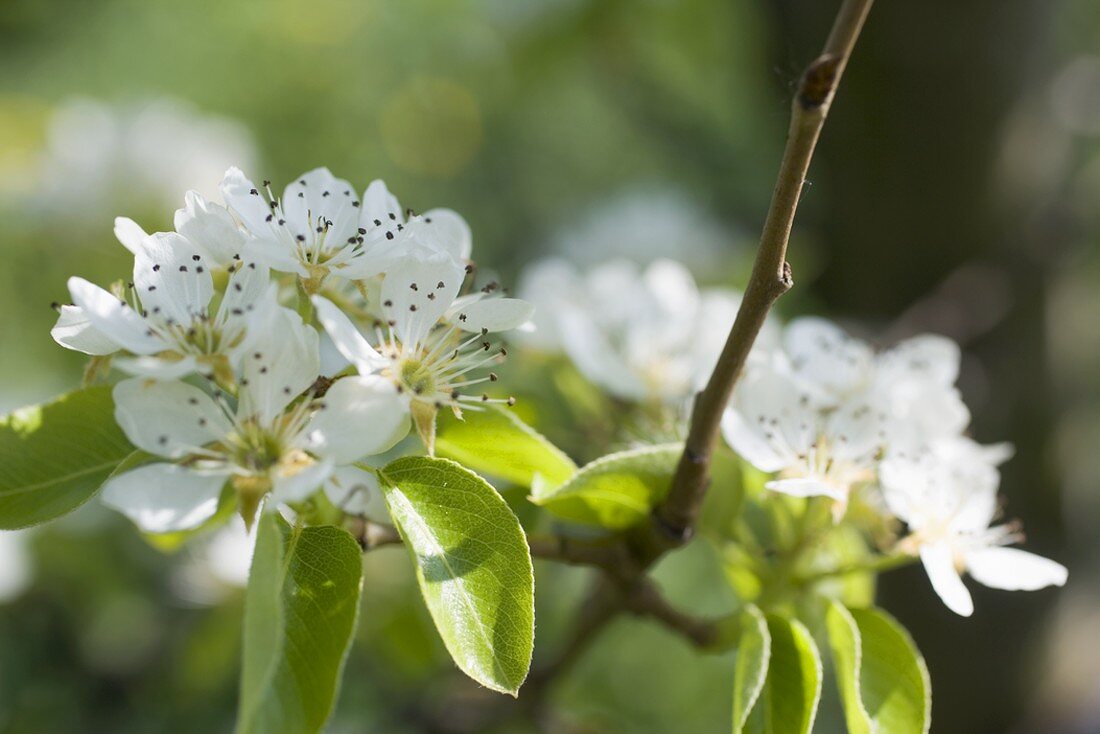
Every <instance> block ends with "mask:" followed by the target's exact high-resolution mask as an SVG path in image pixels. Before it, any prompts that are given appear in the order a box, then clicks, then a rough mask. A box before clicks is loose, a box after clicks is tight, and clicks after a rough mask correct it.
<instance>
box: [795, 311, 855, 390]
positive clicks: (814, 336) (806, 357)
mask: <svg viewBox="0 0 1100 734" xmlns="http://www.w3.org/2000/svg"><path fill="white" fill-rule="evenodd" d="M783 346H784V349H785V350H786V352H787V354H788V356H789V357H790V359H791V364H792V365H793V367H794V369H795V371H796V372H797V373H798V375H799V376H800V377H801V378H803V379H804V380H805V381H806V382H807V383H808V384H809V385H811V386H815V387H818V388H820V389H821V390H822V391H823V392H824V394H826V395H828V396H831V397H834V398H842V397H844V396H845V395H847V394H848V393H850V392H852V391H853V390H856V389H857V388H860V387H862V386H863V385H865V384H866V383H867V381H868V380H869V379H870V377H871V374H872V365H873V363H874V354H873V352H872V351H871V348H870V346H868V345H867V344H865V343H863V342H861V341H859V340H857V339H853V338H851V337H850V336H848V335H847V334H846V333H844V330H843V329H841V328H840V327H839V326H837V325H836V324H834V323H832V322H830V321H826V320H825V319H819V318H812V317H810V318H800V319H795V320H794V321H791V322H790V323H789V324H787V328H786V329H785V330H784V332H783Z"/></svg>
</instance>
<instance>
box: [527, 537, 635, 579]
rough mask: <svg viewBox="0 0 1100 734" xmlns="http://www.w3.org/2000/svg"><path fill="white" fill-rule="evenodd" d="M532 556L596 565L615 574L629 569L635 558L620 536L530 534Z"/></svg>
mask: <svg viewBox="0 0 1100 734" xmlns="http://www.w3.org/2000/svg"><path fill="white" fill-rule="evenodd" d="M527 543H528V545H529V546H530V547H531V555H532V556H534V557H535V558H543V559H546V560H550V561H559V562H561V563H568V564H572V565H576V566H596V567H599V568H603V569H604V570H606V571H608V572H610V573H613V574H622V573H627V572H629V570H630V569H632V568H633V566H634V564H633V560H632V558H631V556H630V553H629V550H628V549H627V547H626V545H625V544H624V543H623V542H622V540H621V539H619V538H597V539H588V538H575V537H571V536H568V535H528V536H527Z"/></svg>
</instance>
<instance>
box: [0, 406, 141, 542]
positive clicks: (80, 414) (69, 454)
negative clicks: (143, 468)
mask: <svg viewBox="0 0 1100 734" xmlns="http://www.w3.org/2000/svg"><path fill="white" fill-rule="evenodd" d="M133 452H134V447H133V446H132V445H130V442H129V441H128V440H126V436H125V435H124V434H123V433H122V430H121V429H120V428H119V427H118V425H117V424H116V423H115V416H114V401H112V399H111V389H110V388H109V387H93V388H89V389H86V390H79V391H76V392H71V393H68V394H66V395H62V396H61V397H59V398H58V399H56V400H54V401H53V402H50V403H43V404H42V405H35V406H31V407H29V408H22V409H20V410H17V411H15V412H14V413H12V414H11V415H9V416H6V417H4V418H2V419H0V529H4V530H11V529H14V528H22V527H27V526H29V525H38V524H39V523H43V522H46V521H48V520H53V519H54V518H57V517H61V516H62V515H65V514H67V513H69V512H72V511H73V510H74V509H76V508H77V507H79V506H80V505H82V504H84V503H85V502H87V501H88V499H90V498H91V497H92V496H93V495H95V493H96V492H97V491H98V490H99V488H100V486H101V485H102V484H103V482H104V481H106V479H107V478H108V477H109V476H111V474H112V472H114V471H115V469H116V468H117V467H118V466H119V464H121V463H122V462H123V461H124V460H125V459H126V458H127V457H129V456H130V455H131V454H132V453H133Z"/></svg>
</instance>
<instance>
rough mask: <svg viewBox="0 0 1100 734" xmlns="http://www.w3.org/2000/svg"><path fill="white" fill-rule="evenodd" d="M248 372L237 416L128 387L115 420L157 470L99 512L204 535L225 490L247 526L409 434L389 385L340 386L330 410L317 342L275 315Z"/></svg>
mask: <svg viewBox="0 0 1100 734" xmlns="http://www.w3.org/2000/svg"><path fill="white" fill-rule="evenodd" d="M263 334H264V338H263V339H261V340H258V341H256V342H255V343H254V344H253V346H252V347H251V349H252V350H254V351H252V352H250V354H249V355H248V356H247V357H246V359H245V360H244V364H243V366H242V369H241V375H242V376H241V378H240V380H239V385H240V393H239V395H238V399H237V401H236V404H235V405H234V404H233V403H232V402H230V401H229V400H228V399H227V397H226V396H225V395H224V394H222V393H221V392H220V391H216V392H215V393H214V394H213V395H210V394H208V393H207V392H205V391H203V390H201V389H199V388H198V387H195V386H193V385H190V384H186V383H183V382H179V381H157V380H149V379H143V378H132V379H128V380H124V381H122V382H120V383H118V385H116V386H115V388H114V399H115V419H116V420H117V421H118V424H119V426H120V427H121V428H122V430H123V431H124V432H125V434H126V436H127V437H128V438H129V439H130V441H131V442H133V444H134V445H135V446H137V447H138V448H140V449H142V450H144V451H147V452H149V453H150V454H154V455H155V456H157V457H159V458H160V459H161V460H160V461H158V462H155V463H151V464H146V465H144V466H141V467H139V468H137V469H134V470H131V471H128V472H126V473H124V474H121V475H119V476H116V477H113V478H112V479H110V480H109V481H108V482H107V484H106V485H105V487H104V490H103V500H104V501H105V502H106V503H107V504H108V505H110V506H112V507H114V508H116V509H118V510H120V511H121V512H123V513H124V514H126V515H127V516H128V517H129V518H130V519H132V520H133V521H134V522H135V523H136V524H137V525H139V526H140V527H141V528H142V529H143V530H146V531H148V532H169V531H175V530H183V529H188V528H193V527H196V526H198V525H200V524H202V523H203V522H205V521H206V520H207V519H209V518H210V517H211V516H213V515H214V513H215V512H216V510H217V507H218V503H219V498H220V497H221V494H222V490H223V487H224V485H225V484H226V483H227V481H228V482H229V484H230V486H231V487H232V488H233V490H234V491H235V492H236V493H237V496H238V504H239V507H240V510H241V514H242V516H243V517H244V518H245V520H246V522H249V521H251V519H252V515H253V513H254V512H255V510H256V507H257V506H258V505H259V503H260V502H261V501H262V499H263V498H264V497H265V496H266V495H268V494H269V493H270V495H271V501H270V502H268V503H267V505H266V506H267V507H272V506H274V505H275V504H277V503H287V502H298V501H302V500H304V499H306V498H307V497H308V496H310V495H311V494H312V493H313V492H314V491H316V490H317V489H318V488H320V487H321V486H322V484H324V483H325V482H326V481H327V480H329V479H330V477H332V476H333V473H334V471H335V470H336V468H337V467H344V466H348V465H351V464H353V463H354V462H356V461H358V460H360V459H362V458H364V457H366V456H368V455H372V454H377V453H380V452H382V451H385V450H387V449H389V448H391V447H392V446H393V445H394V444H395V443H396V442H397V441H399V440H400V439H401V438H402V437H403V436H404V435H405V434H406V433H407V432H408V428H409V422H408V417H407V414H406V413H405V412H404V411H403V410H402V401H401V398H400V396H399V395H398V394H397V391H396V390H395V389H394V387H393V385H392V384H391V383H390V382H389V381H387V380H385V379H383V378H380V377H376V376H354V377H346V378H342V379H339V380H336V381H335V382H334V383H333V384H332V385H331V387H330V388H329V389H328V392H327V393H326V394H325V396H324V398H323V399H318V398H315V397H314V395H313V393H312V392H310V390H309V388H310V386H311V385H313V384H314V382H315V380H316V378H317V375H318V369H319V357H318V353H317V343H318V337H317V332H316V331H314V330H313V328H312V327H309V326H307V325H305V324H304V323H302V320H301V318H300V317H299V316H298V315H297V314H295V313H294V312H292V311H290V310H288V309H285V308H281V307H280V308H277V309H275V310H273V311H272V312H271V313H270V314H269V315H268V318H267V323H265V324H264V325H263Z"/></svg>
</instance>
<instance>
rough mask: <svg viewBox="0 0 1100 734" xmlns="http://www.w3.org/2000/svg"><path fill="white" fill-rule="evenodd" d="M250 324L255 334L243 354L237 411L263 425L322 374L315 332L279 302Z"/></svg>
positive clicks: (269, 422) (269, 421)
mask: <svg viewBox="0 0 1100 734" xmlns="http://www.w3.org/2000/svg"><path fill="white" fill-rule="evenodd" d="M249 328H251V329H255V333H256V334H257V337H256V339H255V340H252V341H250V342H249V350H250V351H249V353H247V354H245V355H244V356H243V368H242V370H241V371H242V373H243V375H244V377H243V379H242V381H241V393H240V408H239V409H238V411H237V412H238V414H239V415H240V416H242V417H247V416H255V417H257V418H258V419H259V420H260V423H261V424H263V425H265V426H266V425H270V424H271V421H273V420H274V419H275V418H276V417H277V416H278V415H279V414H280V413H282V412H283V409H284V408H285V407H286V406H287V405H288V404H289V403H290V401H291V400H293V399H294V398H296V397H297V396H298V395H300V394H301V393H302V392H303V391H304V390H305V389H306V388H307V387H309V386H310V385H311V384H313V382H314V380H316V379H317V376H318V375H320V374H321V358H320V355H319V354H318V349H317V345H318V338H317V332H316V331H314V330H313V327H311V326H307V325H306V324H305V323H303V322H302V317H301V316H299V315H298V314H296V313H295V312H293V311H291V310H290V309H288V308H283V307H282V306H275V307H273V308H269V309H264V310H263V312H262V313H261V314H260V315H259V317H258V318H257V319H256V322H254V323H251V324H250V326H249Z"/></svg>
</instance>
